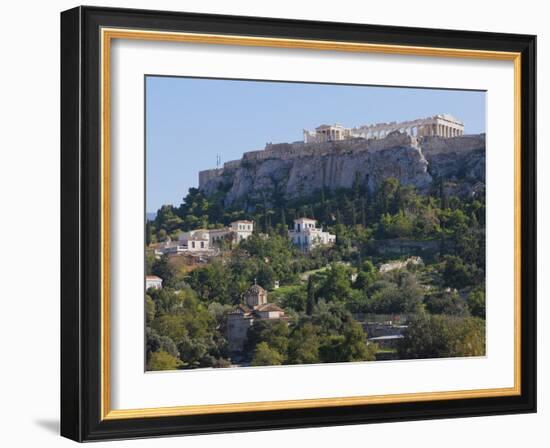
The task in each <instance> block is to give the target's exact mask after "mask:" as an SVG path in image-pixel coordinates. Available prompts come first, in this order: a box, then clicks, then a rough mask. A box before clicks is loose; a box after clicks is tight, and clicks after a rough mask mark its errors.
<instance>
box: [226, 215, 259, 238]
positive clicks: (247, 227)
mask: <svg viewBox="0 0 550 448" xmlns="http://www.w3.org/2000/svg"><path fill="white" fill-rule="evenodd" d="M230 229H231V232H232V233H234V234H235V236H236V238H235V239H236V241H242V240H246V239H247V238H248V237H249V236H250V235H252V232H253V231H254V223H253V222H252V221H246V220H241V221H234V222H232V223H231V227H230Z"/></svg>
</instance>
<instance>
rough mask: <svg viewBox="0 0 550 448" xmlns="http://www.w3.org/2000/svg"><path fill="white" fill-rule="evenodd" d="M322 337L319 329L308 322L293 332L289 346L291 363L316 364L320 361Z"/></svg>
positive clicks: (289, 360)
mask: <svg viewBox="0 0 550 448" xmlns="http://www.w3.org/2000/svg"><path fill="white" fill-rule="evenodd" d="M319 345H320V339H319V336H318V335H317V329H316V328H315V326H313V325H312V324H311V323H309V322H306V323H305V324H304V325H302V326H299V327H297V328H295V329H294V331H293V332H292V335H291V338H290V342H289V346H288V363H289V364H314V363H317V362H319Z"/></svg>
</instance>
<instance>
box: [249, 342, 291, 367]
mask: <svg viewBox="0 0 550 448" xmlns="http://www.w3.org/2000/svg"><path fill="white" fill-rule="evenodd" d="M283 361H284V356H283V355H281V354H280V353H279V352H278V351H277V350H275V349H273V348H271V347H270V346H269V345H268V344H267V342H260V343H259V344H258V345H257V346H256V348H255V350H254V356H253V358H252V362H251V365H253V366H278V365H281V364H282V363H283Z"/></svg>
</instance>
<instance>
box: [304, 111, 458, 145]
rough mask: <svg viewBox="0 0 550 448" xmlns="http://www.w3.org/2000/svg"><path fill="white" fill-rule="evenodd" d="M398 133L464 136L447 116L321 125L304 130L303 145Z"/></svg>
mask: <svg viewBox="0 0 550 448" xmlns="http://www.w3.org/2000/svg"><path fill="white" fill-rule="evenodd" d="M394 131H399V132H403V133H406V134H408V135H411V136H414V137H424V136H439V137H443V138H451V137H458V136H461V135H463V134H464V123H463V122H462V121H460V120H457V119H456V118H454V117H453V116H451V115H449V114H440V115H434V116H433V117H427V118H419V119H416V120H410V121H402V122H399V123H398V122H395V121H392V122H390V123H376V124H367V125H363V126H359V127H354V128H346V127H344V126H341V125H339V124H334V125H326V124H323V125H321V126H318V127H317V128H315V130H314V131H310V130H307V129H304V142H305V143H321V142H327V141H337V140H347V139H349V138H357V137H360V138H366V139H381V138H385V137H386V136H387V135H388V134H389V133H391V132H394Z"/></svg>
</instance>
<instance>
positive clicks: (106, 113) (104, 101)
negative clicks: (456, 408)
mask: <svg viewBox="0 0 550 448" xmlns="http://www.w3.org/2000/svg"><path fill="white" fill-rule="evenodd" d="M100 33H101V35H100V41H101V55H100V56H101V57H100V61H101V117H100V119H101V139H100V141H101V242H100V248H101V262H102V266H101V300H100V301H101V338H100V345H101V347H100V351H101V372H100V377H101V378H100V385H101V397H100V402H101V404H100V413H101V415H100V418H101V420H117V419H130V418H152V417H168V416H184V415H201V414H215V413H229V412H252V411H267V410H285V409H308V408H317V407H334V406H359V405H366V404H382V403H407V402H422V401H431V400H453V399H467V398H486V397H502V396H513V395H520V394H521V340H520V338H521V319H520V317H521V53H515V52H499V51H485V50H471V49H459V48H440V47H419V46H406V45H388V44H370V43H355V42H338V41H323V40H306V39H282V38H264V37H250V36H232V35H219V34H200V33H183V32H182V33H178V32H162V31H144V30H138V29H119V28H102V29H101V31H100ZM113 39H130V40H148V41H165V42H184V43H198V44H212V45H239V46H256V47H273V48H294V49H310V50H321V51H345V52H355V53H383V54H398V55H411V56H432V57H456V58H470V59H487V60H502V61H513V63H514V386H513V387H507V388H492V389H474V390H457V391H441V392H418V393H402V394H390V395H367V396H355V397H336V398H314V399H302V400H279V401H262V402H243V403H229V404H209V405H187V406H170V407H153V408H136V409H111V407H110V401H111V387H110V377H111V366H110V357H111V347H110V184H111V172H110V154H111V142H110V129H111V128H110V126H111V116H110V106H111V104H110V98H111V92H110V49H111V41H112V40H113Z"/></svg>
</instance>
